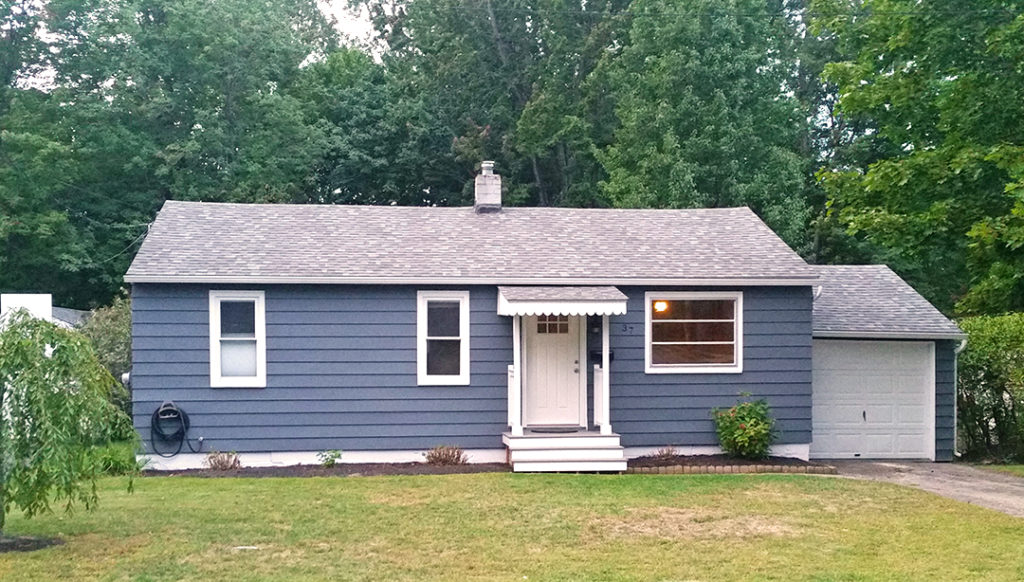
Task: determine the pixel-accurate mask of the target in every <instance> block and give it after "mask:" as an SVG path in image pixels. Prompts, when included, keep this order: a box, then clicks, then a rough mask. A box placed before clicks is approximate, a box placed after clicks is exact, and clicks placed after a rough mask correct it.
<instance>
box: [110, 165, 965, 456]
mask: <svg viewBox="0 0 1024 582" xmlns="http://www.w3.org/2000/svg"><path fill="white" fill-rule="evenodd" d="M125 279H126V281H128V282H129V283H131V286H132V311H133V324H132V325H133V368H132V388H133V398H134V420H135V426H136V428H137V429H138V430H139V432H140V434H141V435H142V436H143V438H144V439H145V440H146V444H147V447H150V450H149V451H148V452H149V453H153V452H158V451H153V450H152V447H153V446H154V444H153V442H151V441H150V439H149V435H150V428H151V427H150V423H151V418H152V415H153V413H154V411H155V410H156V409H157V408H158V407H160V406H161V404H162V403H164V402H166V401H173V402H174V403H175V404H176V405H177V406H178V407H179V408H180V409H181V410H184V411H185V412H186V413H187V414H188V416H189V419H190V426H189V431H188V438H189V439H190V440H189V442H190V443H192V444H193V445H195V444H196V443H200V440H199V439H200V438H201V439H202V441H201V444H202V446H203V447H204V448H203V449H202V450H203V451H207V450H214V449H215V450H221V451H237V452H238V453H239V454H240V456H241V459H242V462H243V464H245V465H249V466H256V465H265V464H294V463H316V462H317V453H318V452H320V451H325V450H341V451H343V456H342V462H345V461H348V462H372V461H381V462H384V461H415V460H422V454H423V452H424V451H425V450H427V449H429V448H431V447H433V446H436V445H442V444H445V445H457V446H459V447H462V448H463V449H464V450H466V451H467V453H468V454H469V456H470V459H471V460H472V461H477V462H487V461H491V462H493V461H505V460H506V459H507V460H508V461H510V462H511V463H512V464H513V467H514V469H515V470H517V471H561V470H584V471H587V470H612V471H614V470H621V469H623V468H624V467H625V459H627V458H630V457H633V456H638V455H643V454H649V453H652V452H654V451H656V450H657V449H659V448H661V447H664V446H666V445H672V446H674V447H675V448H676V449H677V450H679V451H680V452H683V453H691V454H699V453H713V452H716V451H718V450H719V449H718V447H717V438H716V435H715V431H714V426H713V423H712V420H711V410H712V409H713V408H715V407H727V406H730V405H732V404H734V403H735V402H736V401H737V400H738V398H739V397H740V394H741V393H750V394H751V395H753V397H756V398H765V399H766V400H767V401H768V403H769V405H770V406H771V410H772V413H773V414H774V416H775V417H776V419H777V426H778V429H779V437H778V441H777V444H776V446H775V448H774V452H775V454H779V455H788V456H794V457H799V458H803V459H807V458H808V457H865V458H867V457H872V458H921V459H936V460H949V459H951V458H952V456H953V450H954V436H953V435H954V422H955V421H954V418H955V412H954V407H955V398H954V393H955V388H954V385H955V382H954V376H955V360H956V352H957V348H958V346H959V345H960V342H961V340H962V339H963V337H964V336H963V333H962V332H961V331H960V329H958V328H957V326H956V325H955V324H954V323H952V322H951V321H949V320H948V319H946V318H945V317H944V316H943V315H942V314H941V313H939V311H938V310H936V309H935V308H934V307H932V306H931V305H930V304H929V303H928V302H927V301H925V300H924V299H923V298H922V297H921V296H920V295H918V294H917V293H916V292H915V291H914V290H913V289H911V288H910V287H909V286H908V285H907V284H906V283H904V282H903V281H902V280H901V279H900V278H899V277H897V276H896V275H895V274H894V273H893V272H892V271H890V270H889V269H888V268H886V267H884V266H863V267H821V266H812V265H809V264H807V263H806V262H804V260H803V259H801V258H800V256H798V255H797V254H796V253H795V252H793V251H792V250H791V249H790V248H789V247H788V246H786V244H785V243H784V242H783V241H782V240H781V239H780V238H779V237H778V236H776V235H775V233H773V232H772V231H771V230H770V229H769V228H768V227H767V226H766V225H765V224H764V223H763V222H762V221H761V220H760V219H759V218H758V217H757V216H756V215H755V214H754V213H753V212H751V211H750V210H749V209H747V208H718V209H699V210H628V209H578V208H507V207H502V205H501V182H500V177H499V176H498V175H496V174H494V173H493V171H492V166H491V164H488V163H485V164H484V165H483V170H482V173H481V174H480V175H479V176H477V179H476V204H475V205H474V206H473V207H464V208H438V207H398V206H335V205H281V204H272V205H268V204H215V203H192V202H174V201H169V202H167V203H166V204H165V205H164V207H163V209H162V210H161V211H160V213H159V215H158V216H157V218H156V220H155V221H154V222H153V224H152V227H151V229H150V231H149V234H148V236H147V237H146V240H145V242H144V244H143V245H142V247H141V249H140V250H139V253H138V255H137V256H136V257H135V260H134V261H133V263H132V265H131V267H130V269H129V270H128V273H127V275H126V277H125ZM154 442H155V441H154ZM157 447H159V443H157ZM202 458H203V453H202V452H199V453H192V452H189V451H188V450H187V449H186V450H185V452H183V453H181V454H178V455H176V456H174V457H172V458H161V457H157V456H155V455H154V456H153V457H152V460H153V461H154V466H156V467H163V468H183V467H196V466H200V465H201V463H202Z"/></svg>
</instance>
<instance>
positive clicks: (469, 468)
mask: <svg viewBox="0 0 1024 582" xmlns="http://www.w3.org/2000/svg"><path fill="white" fill-rule="evenodd" d="M510 470H511V469H510V467H509V466H508V465H506V464H504V463H473V464H470V465H428V464H427V463H338V464H337V465H335V466H333V467H324V466H322V465H290V466H286V467H242V468H240V469H231V470H228V471H214V470H212V469H184V470H181V471H143V472H142V474H143V475H145V476H147V477H176V476H181V477H374V476H378V475H452V474H460V473H507V472H508V471H510Z"/></svg>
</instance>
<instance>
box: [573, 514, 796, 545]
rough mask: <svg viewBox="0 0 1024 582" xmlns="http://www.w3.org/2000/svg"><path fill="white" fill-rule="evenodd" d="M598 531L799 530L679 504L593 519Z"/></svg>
mask: <svg viewBox="0 0 1024 582" xmlns="http://www.w3.org/2000/svg"><path fill="white" fill-rule="evenodd" d="M591 525H592V526H593V529H594V531H598V532H605V533H606V534H609V535H611V536H613V537H626V538H629V537H635V536H641V537H653V538H659V539H680V538H684V539H698V538H715V539H719V538H753V537H766V536H767V537H775V536H793V535H797V534H798V533H799V530H798V529H797V528H796V527H794V526H792V525H790V524H788V523H786V522H785V521H783V520H780V519H778V518H773V517H770V516H765V515H756V514H748V515H739V516H731V515H726V514H724V513H719V512H715V511H711V510H707V509H697V508H679V507H643V508H630V509H627V510H626V513H625V515H620V516H603V517H600V518H597V519H595V520H593V522H592V523H591Z"/></svg>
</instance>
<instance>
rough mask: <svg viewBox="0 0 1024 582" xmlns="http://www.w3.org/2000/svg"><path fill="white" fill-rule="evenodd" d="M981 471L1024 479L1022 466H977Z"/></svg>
mask: <svg viewBox="0 0 1024 582" xmlns="http://www.w3.org/2000/svg"><path fill="white" fill-rule="evenodd" d="M977 466H978V467H981V468H982V469H988V470H990V471H999V472H1000V473H1009V474H1011V475H1016V476H1018V477H1024V465H977Z"/></svg>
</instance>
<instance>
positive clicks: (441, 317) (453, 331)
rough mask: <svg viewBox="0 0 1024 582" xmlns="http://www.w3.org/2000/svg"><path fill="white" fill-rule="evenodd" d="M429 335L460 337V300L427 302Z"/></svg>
mask: <svg viewBox="0 0 1024 582" xmlns="http://www.w3.org/2000/svg"><path fill="white" fill-rule="evenodd" d="M427 337H459V302H458V301H428V302H427Z"/></svg>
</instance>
